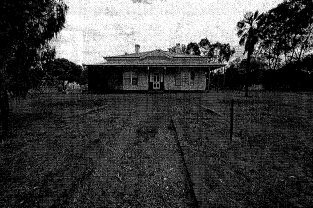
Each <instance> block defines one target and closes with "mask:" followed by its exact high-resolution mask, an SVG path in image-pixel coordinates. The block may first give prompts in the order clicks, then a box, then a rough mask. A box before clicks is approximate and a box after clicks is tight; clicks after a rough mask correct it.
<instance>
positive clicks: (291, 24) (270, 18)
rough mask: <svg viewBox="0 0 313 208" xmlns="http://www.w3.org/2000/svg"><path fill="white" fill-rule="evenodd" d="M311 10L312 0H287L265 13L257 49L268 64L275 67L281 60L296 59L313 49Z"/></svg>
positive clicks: (290, 60) (312, 8) (261, 22)
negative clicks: (266, 59) (258, 48)
mask: <svg viewBox="0 0 313 208" xmlns="http://www.w3.org/2000/svg"><path fill="white" fill-rule="evenodd" d="M312 11H313V1H312V0H286V1H284V2H282V3H280V4H279V5H278V6H277V7H275V8H273V9H271V10H269V11H268V12H266V13H265V14H264V16H263V18H261V20H260V24H259V25H260V31H261V42H260V50H261V52H262V53H263V54H264V55H265V56H266V57H267V58H268V60H269V62H268V64H269V68H272V69H276V68H277V66H278V65H279V63H280V62H281V61H283V62H285V63H286V64H288V63H289V62H292V61H299V60H301V59H302V58H303V57H304V56H305V54H306V53H307V52H308V51H310V50H311V49H312V46H313V43H312V35H313V15H312Z"/></svg>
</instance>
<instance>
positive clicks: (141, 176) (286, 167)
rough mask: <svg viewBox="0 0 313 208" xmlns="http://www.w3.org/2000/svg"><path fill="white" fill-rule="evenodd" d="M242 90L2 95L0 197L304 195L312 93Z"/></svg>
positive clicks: (104, 203) (180, 203)
mask: <svg viewBox="0 0 313 208" xmlns="http://www.w3.org/2000/svg"><path fill="white" fill-rule="evenodd" d="M252 95H253V96H252V97H251V98H243V96H242V94H238V93H230V92H228V93H190V94H119V95H39V96H33V97H30V98H28V99H26V100H12V103H11V106H12V113H11V115H12V116H11V121H12V123H11V125H10V126H11V130H12V131H11V134H10V139H9V140H8V141H6V142H5V143H4V144H2V146H1V147H0V151H1V152H0V164H1V169H0V173H1V175H0V178H1V180H0V183H1V184H0V186H1V187H3V188H2V189H3V191H2V192H1V194H0V207H192V206H196V205H195V201H194V199H193V197H192V191H194V193H195V195H196V199H197V202H198V205H199V206H200V207H211V206H213V207H215V206H217V207H249V206H255V207H258V206H256V205H257V204H261V203H262V204H263V205H264V206H277V205H278V206H279V205H284V204H285V205H288V206H290V207H301V206H302V207H305V206H306V205H308V204H310V203H313V197H312V196H311V193H312V190H313V185H312V182H311V181H313V180H312V171H311V169H310V165H312V160H311V159H309V158H310V156H309V155H310V154H311V152H313V151H312V149H313V148H312V141H311V138H312V135H313V132H312V129H313V122H312V121H313V119H312V115H313V105H312V104H313V100H312V94H310V93H276V94H275V93H252ZM232 98H233V99H235V114H234V116H235V121H234V137H233V140H232V142H230V139H229V104H230V99H232ZM172 119H174V120H175V121H176V125H175V128H174V126H173V124H172V122H171V120H172ZM175 130H176V132H175ZM177 131H178V135H179V136H180V137H181V138H179V142H180V144H179V145H180V147H181V148H182V150H183V157H182V155H181V154H180V152H179V146H178V145H177V139H178V138H177V137H176V133H177ZM312 155H313V154H312ZM184 163H185V165H187V169H188V171H189V173H190V178H191V180H192V183H193V187H192V189H193V190H190V187H188V175H186V170H185V167H184ZM282 185H283V186H282ZM269 191H272V192H271V195H268V194H267V193H268V192H269Z"/></svg>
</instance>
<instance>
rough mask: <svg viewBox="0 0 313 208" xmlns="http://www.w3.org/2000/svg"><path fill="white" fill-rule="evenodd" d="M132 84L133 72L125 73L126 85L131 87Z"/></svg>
mask: <svg viewBox="0 0 313 208" xmlns="http://www.w3.org/2000/svg"><path fill="white" fill-rule="evenodd" d="M130 83H131V72H125V73H124V84H125V85H130Z"/></svg>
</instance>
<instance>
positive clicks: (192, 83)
mask: <svg viewBox="0 0 313 208" xmlns="http://www.w3.org/2000/svg"><path fill="white" fill-rule="evenodd" d="M195 77H196V73H195V72H194V71H191V72H190V85H194V83H195Z"/></svg>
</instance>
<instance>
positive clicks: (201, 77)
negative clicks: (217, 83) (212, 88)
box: [164, 69, 206, 90]
mask: <svg viewBox="0 0 313 208" xmlns="http://www.w3.org/2000/svg"><path fill="white" fill-rule="evenodd" d="M176 73H178V74H179V73H180V75H181V84H180V85H176V83H175V76H176V74H175V73H167V74H166V75H165V76H164V88H165V90H205V87H206V76H205V72H204V71H200V70H195V71H194V73H195V78H194V81H193V83H192V81H191V79H190V76H191V70H190V69H182V70H179V71H177V72H176Z"/></svg>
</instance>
